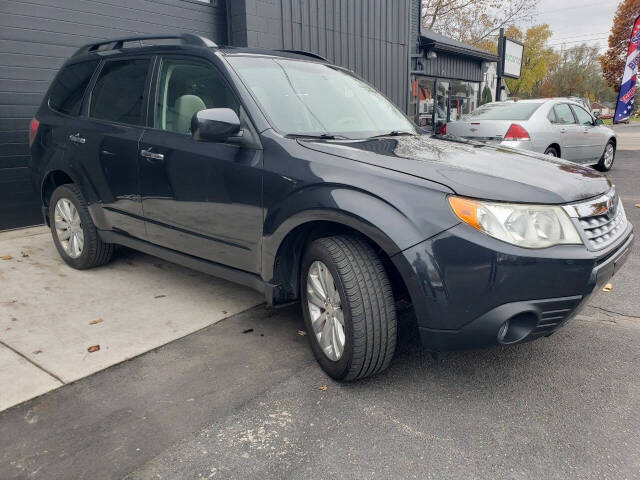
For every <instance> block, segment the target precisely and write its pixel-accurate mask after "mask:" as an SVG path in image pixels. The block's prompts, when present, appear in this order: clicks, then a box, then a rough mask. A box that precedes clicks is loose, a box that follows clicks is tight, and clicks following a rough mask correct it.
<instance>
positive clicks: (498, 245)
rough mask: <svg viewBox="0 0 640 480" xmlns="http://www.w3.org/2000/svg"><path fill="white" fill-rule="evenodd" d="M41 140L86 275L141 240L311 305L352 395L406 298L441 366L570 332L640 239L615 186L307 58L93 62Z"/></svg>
mask: <svg viewBox="0 0 640 480" xmlns="http://www.w3.org/2000/svg"><path fill="white" fill-rule="evenodd" d="M30 141H31V153H32V165H31V167H32V170H33V177H34V181H35V182H36V183H37V186H38V188H39V189H40V191H41V192H42V202H43V213H44V217H45V220H46V222H47V224H48V225H50V227H51V232H52V235H53V241H54V243H55V245H56V247H57V249H58V251H59V252H60V255H61V256H62V258H63V259H64V261H65V262H67V263H68V264H69V265H71V266H72V267H74V268H79V269H83V268H90V267H95V266H98V265H102V264H104V263H106V262H108V261H109V259H110V258H111V256H112V253H113V249H114V245H125V246H128V247H131V248H135V249H138V250H141V251H143V252H147V253H149V254H152V255H156V256H158V257H162V258H165V259H168V260H171V261H174V262H177V263H181V264H183V265H186V266H189V267H192V268H195V269H198V270H202V271H204V272H209V273H211V274H213V275H217V276H220V277H224V278H227V279H230V280H232V281H235V282H239V283H242V284H245V285H249V286H251V287H253V288H255V289H257V290H259V291H260V292H263V293H264V295H265V299H266V301H267V303H268V304H272V305H284V304H288V303H291V302H295V301H299V302H300V303H301V305H302V311H303V315H304V319H305V322H306V325H307V329H308V331H309V332H310V335H309V339H310V342H311V347H312V349H313V351H314V353H315V355H316V357H317V359H318V361H319V363H320V364H321V365H322V367H323V368H324V370H325V371H326V372H327V373H328V374H329V375H331V376H332V377H334V378H336V379H341V380H353V379H357V378H362V377H366V376H368V375H372V374H375V373H377V372H379V371H381V370H383V369H385V368H386V367H387V366H388V365H389V362H390V361H391V358H392V357H393V353H394V350H395V344H396V307H395V305H396V301H397V300H399V299H401V298H405V299H406V300H408V301H410V302H411V304H412V305H413V309H414V310H415V314H416V315H415V317H416V319H417V326H418V331H419V335H420V338H421V340H422V342H423V344H424V345H425V347H426V348H428V349H431V350H448V349H457V348H467V347H478V346H489V345H498V344H510V343H518V342H524V341H528V340H531V339H535V338H538V337H541V336H548V335H550V334H552V333H553V332H554V331H555V330H556V329H558V328H559V327H560V326H561V325H563V324H564V323H566V322H567V320H568V319H570V318H571V317H572V316H573V315H575V313H576V312H577V311H578V309H579V308H580V306H581V305H583V304H584V303H585V302H586V300H587V298H588V297H589V295H590V294H591V292H592V291H593V290H594V288H596V287H597V286H598V285H601V284H603V283H604V282H606V281H607V280H608V279H609V278H610V277H611V276H612V275H613V274H614V273H615V271H616V270H617V269H618V268H620V266H621V265H622V263H623V262H624V260H625V258H626V256H627V254H628V252H629V250H630V248H631V244H632V242H633V233H632V227H631V224H630V223H629V222H628V221H627V219H626V217H625V212H624V209H623V207H622V204H621V202H620V199H619V198H618V195H617V194H616V191H615V189H614V187H613V185H612V184H611V182H610V181H609V179H608V178H607V177H605V176H603V175H601V174H600V173H598V172H596V171H594V170H592V169H591V168H587V167H583V166H580V165H576V164H573V163H570V162H567V161H563V160H560V159H556V158H550V157H548V156H543V155H538V154H534V153H528V152H522V151H516V150H512V149H509V148H505V147H501V146H489V145H485V144H479V143H473V142H471V141H463V140H457V139H455V138H450V137H443V136H427V135H423V134H421V133H420V132H419V131H418V130H417V129H416V127H415V126H414V125H413V124H412V123H411V122H410V121H409V120H407V119H406V117H405V116H404V115H403V114H402V113H401V112H400V111H399V110H398V109H397V108H396V107H394V106H393V105H392V104H391V103H390V102H389V101H388V100H387V99H386V98H385V97H384V96H383V95H381V94H380V93H379V92H377V91H376V90H375V89H374V88H373V87H371V86H370V85H368V84H367V83H365V82H363V81H362V80H360V79H359V78H357V77H356V76H355V75H353V74H352V73H351V72H349V71H347V70H345V69H342V68H340V67H337V66H335V65H331V64H329V63H328V62H327V61H326V60H324V59H322V58H320V57H317V56H315V55H313V54H309V53H305V52H288V51H261V50H249V49H239V48H219V47H217V46H216V45H215V44H213V43H212V42H211V41H209V40H207V39H203V38H201V37H196V36H192V35H178V36H171V37H145V38H139V37H137V38H127V39H118V40H112V41H109V42H103V43H96V44H91V45H87V46H85V47H83V48H82V49H80V50H79V51H78V52H77V53H76V54H75V55H74V56H73V57H72V58H71V59H69V60H68V61H67V62H66V63H65V65H64V66H63V67H62V69H61V70H60V72H59V73H58V75H57V77H56V79H55V80H54V82H53V84H52V85H51V87H50V89H49V91H48V93H47V94H46V97H45V99H44V101H43V103H42V106H41V107H40V109H39V111H38V113H37V114H36V117H35V118H34V119H33V121H32V123H31V130H30Z"/></svg>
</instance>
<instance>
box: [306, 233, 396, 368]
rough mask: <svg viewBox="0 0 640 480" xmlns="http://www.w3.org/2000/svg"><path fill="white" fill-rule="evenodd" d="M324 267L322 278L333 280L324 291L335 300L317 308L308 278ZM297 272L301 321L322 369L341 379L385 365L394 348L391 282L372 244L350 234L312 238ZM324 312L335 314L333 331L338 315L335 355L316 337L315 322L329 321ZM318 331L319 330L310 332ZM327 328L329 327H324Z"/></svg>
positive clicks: (391, 356)
mask: <svg viewBox="0 0 640 480" xmlns="http://www.w3.org/2000/svg"><path fill="white" fill-rule="evenodd" d="M325 268H326V269H328V272H327V271H326V270H324V278H325V280H326V279H329V280H333V286H332V285H328V288H327V291H328V292H329V295H328V296H329V297H332V296H335V295H336V294H337V295H338V296H339V298H338V297H335V302H334V301H332V300H331V298H330V299H329V301H328V302H327V301H325V302H324V305H325V306H324V307H322V301H320V302H319V301H318V300H319V298H320V297H321V296H322V295H320V296H318V295H317V293H318V291H317V289H316V288H315V287H314V285H315V284H313V282H314V281H315V280H317V279H318V278H319V272H321V271H322V269H325ZM310 273H311V276H310ZM300 275H301V276H300V290H301V300H302V311H303V316H304V321H305V324H306V327H307V331H308V332H309V333H308V337H309V341H310V343H311V348H312V350H313V353H314V355H315V357H316V359H317V360H318V363H320V366H321V367H322V369H323V370H324V371H325V372H326V373H327V374H328V375H329V376H331V377H333V378H334V379H336V380H343V381H350V380H356V379H360V378H364V377H368V376H371V375H374V374H376V373H379V372H381V371H383V370H385V369H386V368H387V367H388V366H389V363H390V362H391V359H392V358H393V354H394V352H395V348H396V329H397V321H396V311H395V304H394V300H393V294H392V291H391V285H390V283H389V279H388V277H387V274H386V272H385V269H384V266H383V265H382V262H381V261H380V258H378V256H377V255H376V253H375V252H374V250H373V248H371V246H370V245H369V244H368V243H366V242H365V241H364V240H363V239H361V238H358V237H356V236H351V235H348V236H347V235H345V236H335V237H327V238H320V239H317V240H315V241H313V242H312V243H311V244H310V245H309V246H308V247H307V249H306V251H305V253H304V256H303V260H302V268H301V272H300ZM318 305H320V306H318ZM336 305H339V306H337V307H336ZM336 312H338V313H336ZM324 314H326V315H327V316H326V317H324V318H325V319H327V318H328V319H331V318H332V315H333V318H336V317H338V321H337V323H336V324H335V325H337V326H338V330H336V331H338V332H339V327H340V322H339V317H340V316H341V317H342V323H343V327H342V328H343V331H342V332H339V333H343V335H342V337H341V338H342V343H343V350H342V351H341V352H339V353H340V354H339V355H336V352H335V351H334V350H333V349H332V348H331V346H330V345H328V343H327V342H326V340H325V342H323V339H322V338H321V335H322V334H323V332H324V331H325V330H324V329H323V328H321V327H322V326H323V325H328V324H329V320H325V321H324V322H323V321H322V315H324ZM312 317H313V318H315V320H314V321H312ZM314 325H315V328H314ZM318 330H321V331H320V332H318V333H316V332H317V331H318ZM330 331H331V327H330V326H329V329H328V330H327V332H330ZM338 337H340V335H338ZM329 343H330V342H329ZM339 344H340V340H338V345H339ZM338 350H339V348H338Z"/></svg>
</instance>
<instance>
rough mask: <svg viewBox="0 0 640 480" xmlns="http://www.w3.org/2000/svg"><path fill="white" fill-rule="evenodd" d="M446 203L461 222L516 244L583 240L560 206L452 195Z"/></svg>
mask: <svg viewBox="0 0 640 480" xmlns="http://www.w3.org/2000/svg"><path fill="white" fill-rule="evenodd" d="M449 203H450V204H451V208H453V211H454V212H455V214H456V215H457V216H458V217H460V219H461V220H462V221H463V222H465V223H468V224H469V225H471V226H472V227H473V228H476V229H478V230H480V231H481V232H484V233H486V234H487V235H491V236H492V237H494V238H497V239H499V240H502V241H504V242H507V243H512V244H514V245H518V246H519V247H525V248H545V247H551V246H552V245H560V244H581V243H582V240H581V239H580V235H579V234H578V232H577V231H576V228H575V227H574V225H573V223H572V222H571V219H570V218H569V216H568V215H567V214H566V212H565V211H564V210H563V209H562V207H557V206H552V205H524V204H513V203H498V202H485V201H482V200H473V199H470V198H462V197H454V196H450V197H449Z"/></svg>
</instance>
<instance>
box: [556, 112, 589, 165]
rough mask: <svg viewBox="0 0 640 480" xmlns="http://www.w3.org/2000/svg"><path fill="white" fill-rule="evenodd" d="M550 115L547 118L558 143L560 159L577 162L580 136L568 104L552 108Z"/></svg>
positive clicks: (579, 154)
mask: <svg viewBox="0 0 640 480" xmlns="http://www.w3.org/2000/svg"><path fill="white" fill-rule="evenodd" d="M552 112H553V113H552V115H550V116H549V119H550V121H551V124H552V125H553V129H554V131H555V132H556V138H558V141H559V142H560V149H561V150H562V151H561V152H560V154H561V156H562V158H564V159H566V160H571V161H574V162H575V161H579V159H580V156H581V152H580V146H579V145H580V141H581V140H582V137H581V136H580V133H581V132H579V129H578V125H577V124H576V119H575V117H574V115H573V111H572V110H571V107H570V106H569V104H568V103H558V104H556V105H554V106H553V109H552Z"/></svg>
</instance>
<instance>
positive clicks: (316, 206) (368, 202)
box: [262, 184, 443, 280]
mask: <svg viewBox="0 0 640 480" xmlns="http://www.w3.org/2000/svg"><path fill="white" fill-rule="evenodd" d="M433 193H434V194H439V195H442V193H441V192H433ZM266 213H267V215H266V218H265V222H264V230H263V232H264V237H263V248H262V275H263V278H264V279H265V280H271V279H273V273H274V264H275V259H276V256H277V254H278V250H279V248H280V246H281V245H282V243H283V241H284V240H285V238H286V237H287V235H288V234H289V233H291V232H292V231H293V230H294V229H296V228H297V227H299V226H301V225H303V224H305V223H310V222H318V221H322V222H332V223H336V224H340V225H344V226H346V227H349V228H351V229H354V230H356V231H358V232H361V233H362V234H363V235H365V236H367V237H368V238H370V239H371V240H373V241H374V242H375V243H376V244H377V245H378V246H380V248H382V249H383V250H384V251H385V253H386V254H387V255H389V256H393V255H395V254H396V253H398V252H400V251H402V250H404V249H406V248H408V247H410V246H412V245H415V244H417V243H419V242H421V241H423V240H424V239H425V238H427V237H428V236H429V234H428V232H427V233H425V231H424V225H420V226H418V225H416V224H415V223H414V222H413V221H412V220H411V219H410V218H409V217H408V216H407V215H405V214H404V213H403V212H401V211H400V210H399V209H397V208H396V207H394V206H393V205H391V204H390V203H388V202H386V201H385V200H383V199H381V198H379V197H376V196H374V195H372V194H371V193H368V192H365V191H362V190H358V189H355V188H353V187H346V186H344V185H327V184H323V185H314V186H310V187H307V188H303V189H300V190H298V191H296V192H294V193H292V194H291V195H289V196H288V197H287V198H286V199H284V200H283V201H282V202H280V203H279V204H278V205H277V206H274V207H272V208H270V209H269V210H268V211H267V212H266ZM442 230H443V228H440V227H438V226H436V225H434V227H433V230H432V232H433V233H432V234H433V235H435V234H437V233H439V232H440V231H442Z"/></svg>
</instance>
